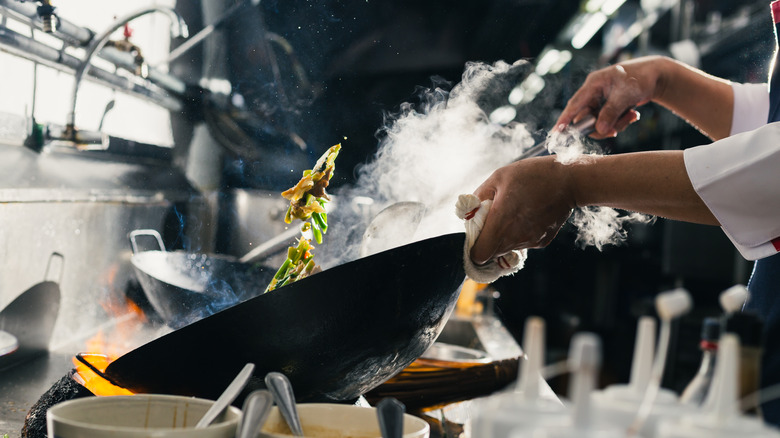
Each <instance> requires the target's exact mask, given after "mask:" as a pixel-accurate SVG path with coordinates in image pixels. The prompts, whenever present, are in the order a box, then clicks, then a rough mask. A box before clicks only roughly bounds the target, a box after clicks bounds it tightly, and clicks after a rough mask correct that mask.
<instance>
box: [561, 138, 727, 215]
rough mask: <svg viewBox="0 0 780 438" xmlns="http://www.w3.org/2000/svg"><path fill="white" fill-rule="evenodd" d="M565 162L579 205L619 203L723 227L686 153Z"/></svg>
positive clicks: (667, 152)
mask: <svg viewBox="0 0 780 438" xmlns="http://www.w3.org/2000/svg"><path fill="white" fill-rule="evenodd" d="M561 166H562V168H563V169H565V170H564V172H565V173H566V174H568V175H569V178H570V180H569V182H568V185H569V187H571V190H572V193H573V194H572V198H573V199H574V200H575V203H576V206H577V207H586V206H604V207H613V208H619V209H622V210H629V211H635V212H640V213H646V214H651V215H654V216H660V217H665V218H668V219H675V220H680V221H685V222H694V223H699V224H705V225H719V223H718V220H717V219H716V218H715V217H714V216H713V215H712V213H711V212H710V210H709V209H708V208H707V206H706V205H705V203H704V201H702V199H701V198H700V197H699V195H698V194H697V193H696V191H695V190H694V188H693V185H692V184H691V180H690V179H689V177H688V173H687V171H686V168H685V162H684V161H683V151H650V152H636V153H629V154H617V155H607V156H595V157H587V158H584V159H582V160H580V162H578V163H574V164H566V165H561Z"/></svg>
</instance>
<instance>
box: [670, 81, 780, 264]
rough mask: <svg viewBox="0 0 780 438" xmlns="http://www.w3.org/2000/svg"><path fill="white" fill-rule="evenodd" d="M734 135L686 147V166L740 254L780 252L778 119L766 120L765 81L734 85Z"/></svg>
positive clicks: (754, 257)
mask: <svg viewBox="0 0 780 438" xmlns="http://www.w3.org/2000/svg"><path fill="white" fill-rule="evenodd" d="M732 88H733V90H734V114H733V116H732V126H731V133H730V136H729V137H727V138H724V139H722V140H719V141H716V142H714V143H711V144H708V145H703V146H697V147H693V148H689V149H686V150H685V151H684V159H685V168H686V170H687V172H688V177H689V178H690V180H691V182H692V183H693V188H694V189H695V190H696V193H698V194H699V196H700V197H701V198H702V200H703V201H704V203H705V204H706V205H707V207H708V208H709V209H710V211H712V213H713V215H714V216H715V217H716V218H717V219H718V221H719V222H720V224H721V227H722V229H723V231H724V232H725V233H726V235H727V236H728V237H729V239H731V241H732V242H733V243H734V245H735V246H736V247H737V249H738V250H739V252H740V254H742V256H743V257H745V258H746V259H748V260H758V259H761V258H764V257H768V256H771V255H774V254H776V253H778V252H780V122H776V123H770V124H767V123H766V120H767V117H768V114H769V92H768V89H767V85H766V84H732Z"/></svg>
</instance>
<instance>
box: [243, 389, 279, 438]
mask: <svg viewBox="0 0 780 438" xmlns="http://www.w3.org/2000/svg"><path fill="white" fill-rule="evenodd" d="M273 404H274V396H273V395H271V393H270V392H268V391H266V390H265V389H258V390H257V391H253V392H252V393H251V394H249V395H248V396H247V397H246V400H244V405H243V407H242V408H241V411H242V412H243V415H241V421H240V422H239V423H238V433H237V434H236V437H237V438H254V437H256V436H257V434H258V433H259V432H260V428H261V427H263V424H265V420H266V418H268V413H269V412H271V406H273Z"/></svg>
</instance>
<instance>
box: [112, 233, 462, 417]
mask: <svg viewBox="0 0 780 438" xmlns="http://www.w3.org/2000/svg"><path fill="white" fill-rule="evenodd" d="M463 243H464V234H463V233H457V234H448V235H444V236H439V237H435V238H432V239H427V240H423V241H419V242H415V243H412V244H409V245H405V246H401V247H398V248H394V249H391V250H388V251H384V252H381V253H378V254H374V255H372V256H369V257H365V258H361V259H358V260H355V261H353V262H349V263H346V264H343V265H340V266H336V267H334V268H330V269H327V270H325V271H323V272H321V273H318V274H316V275H313V276H311V277H307V278H304V279H302V280H300V281H297V282H295V283H292V284H289V285H287V286H284V287H282V288H279V289H276V290H274V291H271V292H269V293H266V294H262V295H259V296H256V297H254V298H251V299H249V300H247V301H245V302H243V303H241V304H238V305H235V306H233V307H230V308H228V309H225V310H223V311H221V312H219V313H216V314H214V315H211V316H209V317H206V318H204V319H202V320H200V321H197V322H194V323H192V324H190V325H188V326H186V327H183V328H181V329H179V330H176V331H173V332H171V333H169V334H167V335H165V336H163V337H161V338H158V339H156V340H154V341H152V342H150V343H148V344H146V345H143V346H141V347H139V348H137V349H136V350H133V351H131V352H129V353H127V354H125V355H124V356H122V357H120V358H118V359H117V360H115V361H114V362H113V363H111V364H110V365H109V366H108V368H107V369H106V372H105V374H106V376H107V377H108V378H109V379H110V380H112V381H113V382H114V383H116V384H118V385H120V386H123V387H125V388H129V389H130V390H132V391H135V392H155V393H167V394H181V395H193V396H198V397H204V398H215V397H217V396H218V395H219V393H220V392H221V390H222V389H223V388H224V387H225V386H226V385H227V384H229V383H230V381H231V379H232V378H233V376H235V375H236V373H238V371H239V370H240V369H241V368H242V367H243V366H244V365H245V364H246V363H248V362H251V363H254V364H255V365H256V368H255V377H253V378H252V379H251V380H250V383H249V385H248V387H247V389H246V390H245V391H251V390H254V389H260V388H263V387H264V383H263V381H262V377H263V376H265V375H266V374H267V373H269V372H271V371H279V372H282V373H284V374H285V375H287V377H288V378H289V379H290V381H291V382H292V384H293V386H294V387H295V394H296V397H297V399H298V401H299V402H308V401H348V400H354V399H356V398H357V397H359V396H360V395H362V394H364V393H366V392H368V391H369V390H371V389H372V388H375V387H376V386H378V385H380V384H381V383H382V382H384V381H386V380H387V379H389V378H390V377H392V376H393V375H395V374H396V373H398V372H399V371H401V370H402V369H404V368H405V367H406V366H408V365H409V364H410V363H412V362H413V361H414V360H415V359H416V358H418V357H419V356H420V355H421V354H422V353H423V352H424V351H426V350H427V349H428V347H430V346H431V344H432V343H433V342H434V341H435V339H436V337H437V336H438V335H439V333H440V332H441V330H442V328H443V327H444V324H445V323H446V321H447V319H448V317H449V315H450V313H451V312H452V309H453V307H454V305H455V302H456V301H457V297H458V293H459V290H460V285H461V284H462V282H463V280H464V278H465V274H464V271H463Z"/></svg>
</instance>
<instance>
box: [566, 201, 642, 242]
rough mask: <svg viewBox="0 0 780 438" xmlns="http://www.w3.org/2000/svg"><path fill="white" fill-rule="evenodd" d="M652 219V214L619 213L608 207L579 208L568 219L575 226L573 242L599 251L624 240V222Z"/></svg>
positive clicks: (625, 234)
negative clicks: (593, 247)
mask: <svg viewBox="0 0 780 438" xmlns="http://www.w3.org/2000/svg"><path fill="white" fill-rule="evenodd" d="M653 220H655V218H654V217H653V216H647V215H644V214H640V213H621V212H619V211H618V210H615V209H614V208H609V207H585V208H580V209H578V210H576V211H575V212H574V214H573V215H572V217H571V219H569V221H570V222H571V223H572V225H574V226H575V227H576V228H577V239H576V240H575V242H576V243H577V244H579V245H580V246H581V247H586V246H595V247H596V249H598V250H599V251H601V249H602V248H603V247H604V246H606V245H619V244H621V243H623V242H624V241H625V240H626V237H627V232H626V230H625V229H624V228H623V226H624V225H625V224H630V223H649V222H652V221H653Z"/></svg>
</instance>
